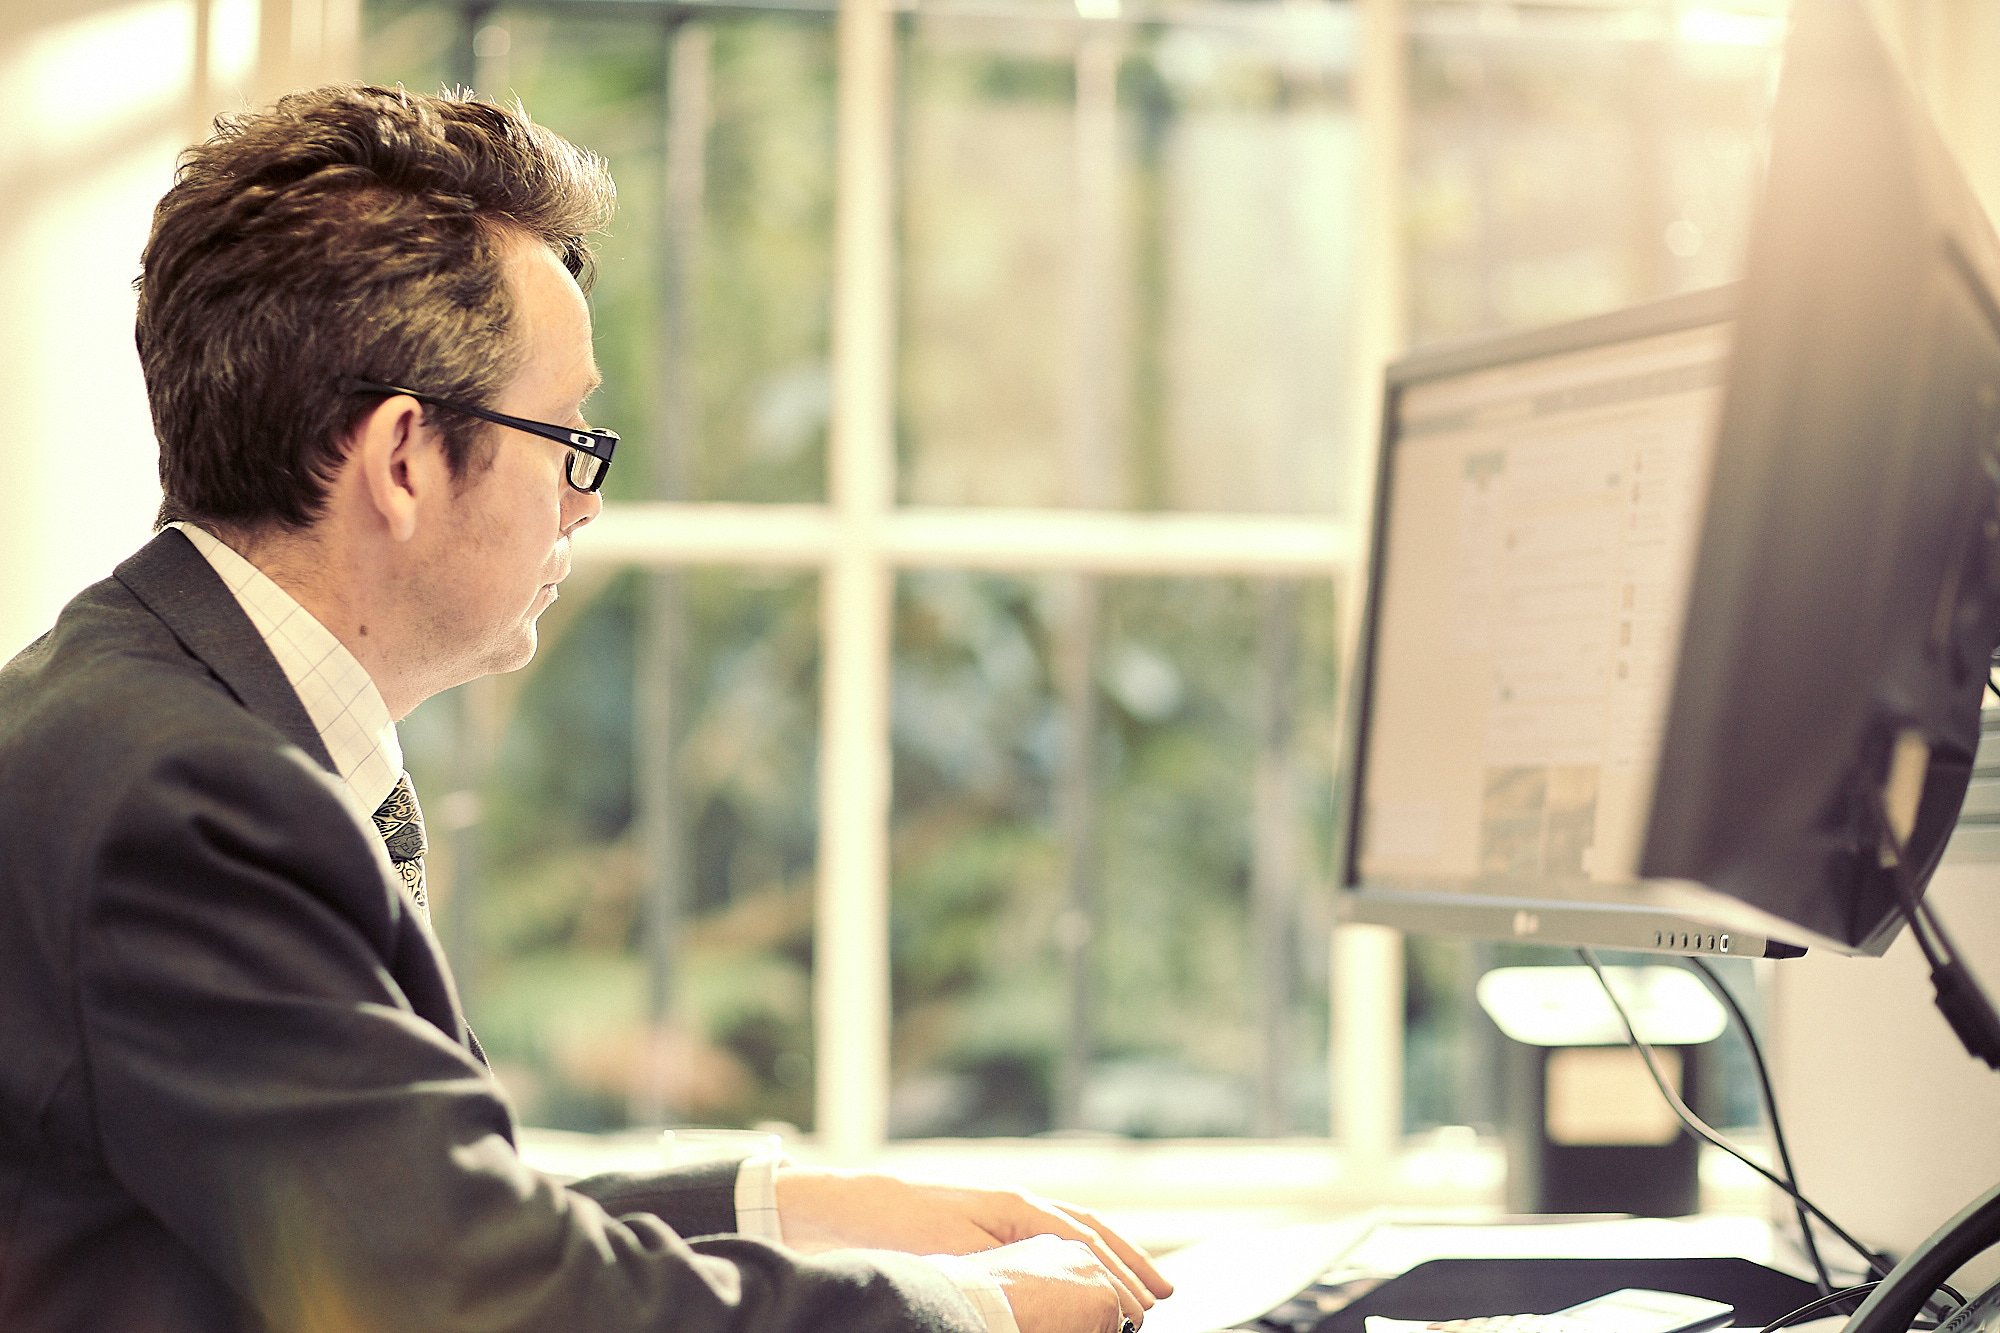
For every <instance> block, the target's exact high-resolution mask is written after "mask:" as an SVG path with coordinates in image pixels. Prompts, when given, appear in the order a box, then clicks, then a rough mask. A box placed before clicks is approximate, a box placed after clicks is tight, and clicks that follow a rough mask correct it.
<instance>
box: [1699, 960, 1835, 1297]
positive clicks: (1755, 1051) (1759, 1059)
mask: <svg viewBox="0 0 2000 1333" xmlns="http://www.w3.org/2000/svg"><path fill="white" fill-rule="evenodd" d="M1687 962H1688V966H1689V967H1692V968H1693V969H1694V970H1695V973H1696V974H1697V975H1698V976H1700V977H1701V979H1702V980H1703V981H1705V982H1707V983H1708V988H1709V989H1710V990H1711V991H1714V992H1715V995H1716V998H1717V999H1719V1000H1721V1001H1722V1005H1723V1007H1724V1008H1725V1009H1727V1010H1729V1016H1730V1018H1731V1019H1733V1020H1734V1021H1735V1023H1736V1030H1737V1031H1738V1032H1740V1033H1742V1034H1743V1044H1744V1045H1745V1046H1747V1047H1748V1048H1749V1050H1750V1064H1751V1066H1752V1067H1753V1068H1754V1069H1755V1070H1756V1071H1757V1089H1758V1091H1759V1092H1760V1093H1761V1094H1762V1095H1763V1099H1764V1118H1765V1119H1766V1120H1769V1121H1770V1122H1771V1144H1772V1146H1773V1147H1774V1148H1775V1149H1776V1150H1777V1154H1778V1165H1779V1166H1780V1167H1782V1168H1783V1170H1784V1173H1785V1179H1786V1180H1787V1181H1789V1182H1790V1184H1791V1186H1792V1188H1793V1189H1794V1190H1796V1189H1798V1188H1799V1171H1798V1168H1797V1167H1795V1166H1793V1165H1792V1150H1791V1148H1790V1147H1788V1146H1787V1145H1786V1143H1785V1126H1784V1123H1783V1122H1782V1121H1781V1120H1779V1119H1778V1094H1777V1092H1776V1091H1775V1090H1774V1089H1773V1088H1772V1086H1771V1071H1770V1070H1769V1069H1768V1068H1767V1067H1766V1066H1765V1064H1764V1050H1763V1047H1762V1046H1761V1045H1760V1044H1759V1043H1758V1041H1757V1030H1756V1029H1755V1028H1753V1027H1751V1026H1750V1016H1749V1015H1748V1014H1746V1013H1744V1012H1743V1006H1742V1005H1740V1004H1738V1003H1737V1002H1736V996H1735V995H1734V994H1732V993H1731V992H1730V989H1729V987H1728V986H1727V985H1725V984H1723V980H1722V978H1721V977H1720V976H1718V975H1716V971H1715V969H1714V968H1712V967H1710V966H1709V965H1708V963H1707V962H1706V961H1704V960H1702V959H1700V958H1689V959H1688V960H1687ZM1792 1209H1793V1211H1795V1212H1796V1213H1797V1214H1798V1217H1799V1240H1800V1242H1801V1243H1802V1245H1803V1246H1804V1248H1805V1252H1806V1259H1807V1260H1808V1261H1809V1262H1810V1263H1811V1264H1812V1270H1813V1278H1814V1281H1815V1283H1816V1284H1817V1285H1818V1287H1819V1294H1820V1295H1821V1296H1828V1295H1831V1294H1832V1292H1833V1278H1832V1276H1831V1275H1830V1274H1829V1273H1828V1272H1827V1271H1826V1260H1825V1259H1823V1258H1821V1257H1820V1252H1819V1244H1818V1242H1816V1241H1815V1240H1814V1239H1813V1231H1812V1219H1811V1218H1810V1217H1808V1216H1807V1215H1806V1209H1805V1205H1804V1204H1803V1203H1801V1202H1799V1201H1798V1200H1797V1199H1793V1200H1792Z"/></svg>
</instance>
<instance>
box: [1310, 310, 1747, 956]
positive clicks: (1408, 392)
mask: <svg viewBox="0 0 2000 1333" xmlns="http://www.w3.org/2000/svg"><path fill="white" fill-rule="evenodd" d="M1734 296H1735V293H1734V291H1733V290H1728V289H1726V290H1720V291H1713V292H1707V293H1702V294H1699V295H1696V296H1692V297H1684V298H1680V299H1677V300H1673V301H1667V302H1662V303H1660V304H1658V305H1654V306H1648V307H1644V308H1641V309H1636V310H1628V311H1622V312H1620V313H1618V314H1616V315H1613V316H1609V317H1604V318H1600V319H1593V320H1586V321H1582V322H1579V323H1576V324H1572V325H1567V326H1564V327H1562V328H1557V329H1547V330H1540V331H1538V332H1535V333H1532V334H1527V335H1522V336H1514V337H1506V338H1499V339H1491V340H1485V341H1482V342H1480V343H1477V344H1473V345H1467V346H1463V347H1458V348H1453V349H1447V350H1444V351H1441V352H1435V353H1431V354H1429V355H1425V356H1420V357H1415V358H1412V359H1409V360H1406V361H1404V362H1402V363H1400V364H1398V365H1397V366H1396V367H1394V368H1393V370H1392V371H1391V374H1390V377H1389V384H1388V395H1387V400H1386V415H1385V424H1386V429H1385V452H1384V456H1383V461H1382V466H1381V469H1380V472H1379V485H1380V489H1379V492H1378V503H1379V513H1378V517H1377V524H1376V552H1375V563H1374V568H1373V579H1374V587H1373V596H1372V600H1371V607H1372V611H1371V616H1370V624H1369V633H1368V635H1367V643H1366V648H1367V653H1366V657H1367V660H1366V664H1365V668H1364V673H1365V680H1366V694H1365V707H1364V708H1363V710H1362V713H1361V716H1360V718H1359V719H1358V727H1357V735H1356V740H1357V743H1358V751H1357V763H1356V766H1355V773H1356V780H1357V781H1356V788H1357V792H1356V794H1357V798H1358V799H1357V803H1356V809H1355V812H1354V824H1353V838H1352V847H1351V871H1352V878H1353V886H1352V887H1353V889H1354V898H1353V901H1352V902H1351V903H1350V914H1351V915H1355V916H1359V917H1361V918H1363V919H1376V920H1386V921H1389V922H1391V923H1392V924H1397V925H1401V926H1404V927H1406V928H1410V929H1419V930H1427V931H1443V932H1447V933H1458V934H1473V935H1497V936H1513V937H1519V938H1523V939H1529V940H1536V941H1541V942H1547V943H1572V944H1596V945H1606V946H1614V945H1615V946H1625V947H1633V948H1659V949H1672V950H1675V951H1684V950H1696V951H1702V952H1713V953H1753V954H1754V953H1761V952H1763V951H1764V948H1765V944H1766V942H1765V941H1764V940H1763V939H1762V938H1761V937H1760V936H1758V935H1757V934H1756V932H1754V931H1749V930H1746V929H1745V928H1744V927H1745V923H1744V922H1742V921H1740V920H1735V919H1733V917H1732V911H1731V905H1730V904H1729V903H1728V902H1726V901H1724V900H1721V899H1719V898H1716V897H1715V896H1713V895H1707V894H1704V893H1703V892H1702V891H1701V890H1700V889H1698V888H1696V887H1695V886H1692V885H1676V884H1650V883H1647V882H1645V881H1644V880H1643V879H1642V877H1641V876H1640V875H1639V872H1638V861H1639V852H1640V848H1641V845H1642V842H1643V840H1644V836H1645V832H1646V826H1647V816H1648V812H1649V811H1650V809H1651V804H1652V796H1653V782H1654V775H1655V772H1656V770H1657V766H1658V756H1659V751H1660V743H1661V732H1662V727H1663V725H1664V722H1665V718H1666V712H1667V702H1668V695H1669V692H1670V687H1671V685H1672V681H1673V676H1674V668H1675V663H1676V660H1677V654H1678V651H1679V645H1680V638H1681V626H1682V619H1683V615H1684V612H1685V607H1686V603H1687V598H1688V593H1689V584H1690V577H1691V574H1692V571H1693V568H1694V563H1695V551H1696V547H1697V544H1698V538H1699V533H1700V524H1701V516H1702V510H1703V503H1704V500H1705V498H1706V495H1707V489H1708V479H1709V476H1710V474H1711V471H1712V468H1713V447H1714V441H1715V424H1716V419H1717V415H1718V413H1719V411H1720V409H1721V403H1722V394H1723V386H1724V383H1725V380H1726V378H1727V373H1728V368H1729V353H1730V346H1731V341H1732V338H1731V335H1732V328H1733V325H1732V316H1733V314H1734Z"/></svg>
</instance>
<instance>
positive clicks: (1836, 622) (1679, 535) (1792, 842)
mask: <svg viewBox="0 0 2000 1333" xmlns="http://www.w3.org/2000/svg"><path fill="white" fill-rule="evenodd" d="M1772 126H1773V130H1772V143H1771V153H1770V165H1769V170H1768V175H1767V180H1766V186H1765V190H1764V195H1763V198H1762V200H1761V203H1760V206H1759V209H1758V212H1757V220H1756V223H1755V227H1754V229H1753V232H1752V235H1751V241H1750V245H1749V250H1748V257H1747V263H1746V276H1745V279H1744V281H1743V283H1742V284H1741V285H1740V287H1739V288H1737V289H1736V290H1734V291H1733V292H1729V293H1716V294H1709V295H1698V296H1693V297H1687V298H1682V299H1680V300H1677V301H1670V302H1663V303H1660V304H1658V305H1654V306H1649V307H1645V308H1641V309H1637V310H1632V311H1625V312H1620V313H1618V314H1615V315H1612V316H1608V317H1605V318H1603V319H1599V320H1593V321H1585V322H1582V323H1579V324H1574V325H1570V326H1566V327H1564V328H1562V329H1556V330H1546V331H1542V332H1539V333H1535V334H1529V335H1517V336H1510V337H1505V338H1500V339H1494V340H1487V341H1482V342H1479V343H1476V344H1472V345H1467V346H1464V347H1459V348H1454V349H1447V350H1444V351H1440V352H1431V353H1426V354H1423V355H1420V356H1417V357H1413V358H1410V359H1409V360H1406V361H1404V362H1402V363H1400V364H1399V365H1397V366H1395V367H1393V368H1392V369H1391V371H1390V375H1389V383H1388V398H1387V403H1386V411H1385V418H1384V422H1385V424H1384V440H1383V458H1382V465H1381V468H1380V472H1379V476H1380V488H1379V491H1378V501H1377V512H1376V522H1375V547H1374V557H1375V558H1374V563H1373V565H1372V567H1371V584H1370V591H1369V599H1368V604H1367V611H1366V615H1365V618H1364V632H1363V637H1362V643H1361V653H1360V656H1359V658H1358V661H1357V670H1356V672H1355V678H1354V688H1355V693H1354V705H1355V711H1354V714H1353V725H1352V726H1351V727H1350V729H1349V740H1350V746H1351V754H1350V763H1349V765H1348V768H1347V770H1346V771H1347V772H1348V774H1349V775H1350V778H1351V784H1350V788H1349V800H1350V803H1351V804H1350V809H1349V818H1348V820H1347V821H1346V842H1345V846H1344V849H1343V852H1342V855H1341V862H1340V869H1341V881H1342V889H1343V901H1342V913H1343V915H1345V916H1346V917H1348V918H1349V919H1355V920H1363V921H1379V922H1383V923H1385V924H1390V925H1395V926H1399V927H1402V928H1405V929H1410V930H1415V931H1421V932H1444V933H1454V934H1469V935H1475V936H1485V937H1492V938H1512V939H1520V940H1525V941H1529V942H1545V943H1556V944H1588V945H1601V946H1606V947H1613V948H1625V949H1632V948H1638V949H1654V950H1659V951H1663V952H1670V953H1683V954H1686V953H1744V952H1750V953H1765V954H1783V953H1794V952H1797V951H1798V950H1799V949H1801V948H1804V947H1814V948H1827V949H1832V950H1836V951H1839V952H1846V953H1856V954H1879V953H1881V952H1883V950H1884V949H1886V948H1887V946H1888V945H1889V943H1890V942H1891V940H1892V939H1893V938H1894V937H1895V936H1896V935H1897V934H1898V933H1899V932H1900V930H1901V929H1902V927H1903V926H1904V925H1905V924H1906V923H1909V924H1911V925H1912V926H1913V931H1914V934H1915V935H1916V938H1917V941H1918V943H1919V944H1920V945H1921V947H1922V948H1923V951H1924V953H1925V955H1926V957H1927V959H1928V960H1929V962H1930V963H1931V966H1932V969H1933V979H1934V981H1935V983H1936V985H1937V988H1938V999H1939V1007H1940V1008H1941V1009H1942V1010H1943V1011H1944V1012H1945V1015H1946V1017H1947V1018H1948V1019H1949V1021H1950V1023H1951V1025H1952V1027H1953V1029H1954V1030H1955V1031H1956V1033H1957V1034H1958V1035H1959V1037H1960V1038H1961V1040H1962V1041H1963V1042H1964V1043H1965V1045H1966V1047H1967V1049H1968V1050H1970V1051H1971V1052H1972V1053H1973V1054H1974V1055H1975V1056H1977V1057H1979V1058H1981V1059H1983V1060H1985V1061H1986V1062H1987V1063H1989V1064H1994V1065H1996V1066H2000V1017H1996V1016H1995V1013H1994V1010H1993V1008H1992V1006H1991V1004H1990V1003H1989V1002H1988V1000H1987V999H1986V997H1985V996H1984V995H1983V994H1982V992H1981V991H1980V988H1979V987H1978V985H1977V984H1976V983H1975V982H1974V981H1973V980H1972V978H1971V976H1970V974H1969V972H1968V971H1967V970H1966V968H1965V965H1964V961H1963V960H1962V959H1959V958H1957V957H1955V956H1954V952H1953V950H1952V948H1951V946H1950V942H1949V938H1948V936H1946V935H1945V933H1944V931H1943V929H1942V927H1941V926H1940V925H1939V924H1938V923H1937V922H1936V921H1935V919H1934V916H1933V915H1932V914H1929V913H1928V911H1927V907H1926V905H1925V904H1924V903H1923V902H1922V893H1923V890H1924V887H1925V885H1926V884H1927V882H1928V880H1929V878H1930V876H1931V873H1932V872H1933V870H1934V869H1935V868H1936V866H1937V864H1938V862H1939V860H1940V859H1941V857H1942V855H1943V851H1944V848H1945V844H1946V842H1947V841H1948V840H1949V838H1950V837H1951V834H1952V831H1953V829H1954V827H1955V825H1956V823H1957V820H1958V817H1959V813H1960V809H1961V807H1962V805H1963V803H1964V799H1965V796H1966V791H1967V785H1968V781H1969V779H1970V777H1971V775H1972V771H1973V767H1974V763H1975V756H1976V754H1977V750H1978V742H1979V737H1980V703H1981V699H1982V694H1983V692H1984V691H1985V689H1986V687H1987V679H1988V674H1989V671H1990V670H1991V663H1992V657H1993V652H1994V648H1995V646H1996V643H2000V241H1996V239H1995V236H1994V233H1993V229H1992V227H1991V225H1990V223H1989V222H1988V220H1987V218H1986V216H1985V214H1984V211H1983V210H1982V209H1981V207H1980V206H1979V204H1978V203H1977V201H1976V200H1975V198H1974V196H1973V194H1972V191H1971V190H1970V188H1969V187H1968V186H1967V184H1966V183H1965V181H1964V179H1963V177H1962V175H1961V174H1960V172H1959V170H1958V168H1957V166H1956V164H1955V163H1954V162H1953V161H1952V159H1951V156H1950V154H1949V153H1948V152H1947V150H1946V149H1945V147H1944V146H1943V143H1942V141H1941V140H1940V138H1939V137H1938V135H1937V132H1936V130H1935V128H1934V127H1933V126H1932V124H1931V123H1930V120H1929V117H1928V114H1927V112H1926V109H1925V108H1924V106H1923V105H1922V103H1921V101H1920V100H1919V99H1918V97H1917V96H1916V95H1915V94H1914V93H1913V91H1912V90H1911V89H1910V88H1909V86H1908V85H1907V82H1906V80H1905V79H1904V77H1903V75H1902V72H1901V71H1900V69H1899V68H1898V67H1897V66H1896V64H1895V61H1894V60H1893V58H1892V57H1891V55H1890V54H1889V52H1888V50H1887V48H1886V45H1885V43H1884V42H1883V40H1882V37H1881V34H1880V33H1879V32H1878V31H1877V30H1876V28H1875V25H1874V23H1873V20H1872V19H1871V18H1870V17H1869V15H1868V14H1867V12H1866V11H1865V8H1864V6H1863V5H1862V3H1861V0H1799V3H1798V4H1797V5H1796V6H1795V9H1794V16H1793V26H1792V32H1791V35H1790V38H1789V39H1788V42H1787V47H1786V52H1785V59H1784V67H1783V70H1782V73H1781V77H1780V82H1779V90H1778V95H1777V100H1776V105H1775V110H1774V114H1773V120H1772ZM1996 1243H2000V1190H1995V1191H1991V1192H1989V1193H1987V1194H1986V1195H1984V1196H1983V1197H1981V1198H1980V1199H1978V1200H1975V1201H1974V1202H1973V1203H1972V1204H1971V1205H1969V1206H1968V1207H1967V1208H1966V1209H1965V1210H1964V1211H1963V1212H1962V1213H1961V1214H1960V1215H1959V1216H1958V1217H1956V1218H1954V1219H1953V1220H1952V1221H1951V1222H1949V1223H1947V1225H1946V1226H1945V1227H1944V1228H1942V1229H1941V1230H1940V1231H1939V1232H1938V1233H1937V1234H1936V1235H1935V1236H1934V1237H1933V1238H1932V1239H1931V1240H1930V1241H1928V1242H1926V1244H1925V1245H1924V1246H1923V1247H1922V1248H1921V1249H1920V1250H1918V1251H1917V1252H1916V1253H1915V1254H1913V1255H1911V1256H1910V1258H1909V1259H1907V1260H1906V1261H1905V1262H1904V1263H1903V1264H1901V1265H1899V1266H1898V1267H1897V1269H1896V1270H1895V1271H1894V1272H1893V1273H1892V1274H1891V1275H1890V1276H1889V1277H1888V1278H1887V1279H1885V1280H1884V1281H1883V1282H1882V1284H1881V1285H1880V1286H1879V1287H1878V1288H1877V1289H1876V1290H1875V1291H1874V1293H1873V1294H1872V1295H1871V1296H1870V1298H1869V1299H1868V1301H1867V1303H1866V1304H1865V1305H1864V1307H1863V1308H1862V1309H1861V1310H1860V1311H1859V1312H1858V1313H1857V1314H1856V1316H1855V1317H1854V1319H1853V1321H1852V1323H1851V1324H1850V1333H1901V1331H1902V1330H1905V1329H1907V1328H1908V1327H1910V1324H1911V1322H1912V1320H1914V1319H1915V1318H1916V1316H1917V1313H1918V1311H1919V1310H1921V1309H1922V1308H1923V1306H1924V1305H1925V1304H1926V1302H1928V1301H1930V1300H1931V1298H1932V1297H1933V1294H1934V1293H1935V1291H1936V1289H1937V1286H1938V1284H1939V1283H1940V1282H1942V1281H1944V1280H1945V1279H1946V1278H1947V1277H1948V1276H1949V1274H1950V1273H1951V1272H1952V1271H1953V1269H1954V1268H1955V1267H1956V1266H1958V1265H1962V1264H1963V1263H1964V1262H1965V1261H1966V1260H1968V1259H1970V1258H1973V1257H1975V1256H1976V1255H1978V1254H1979V1253H1981V1252H1982V1251H1984V1250H1986V1249H1988V1248H1990V1247H1991V1246H1993V1245H1994V1244H1996ZM1986 1308H1987V1309H1990V1308H1991V1307H1990V1306H1988V1307H1986Z"/></svg>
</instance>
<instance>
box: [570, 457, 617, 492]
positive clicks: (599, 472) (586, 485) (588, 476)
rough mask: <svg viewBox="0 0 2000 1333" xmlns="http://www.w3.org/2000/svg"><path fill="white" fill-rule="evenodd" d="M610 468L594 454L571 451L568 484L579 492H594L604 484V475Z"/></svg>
mask: <svg viewBox="0 0 2000 1333" xmlns="http://www.w3.org/2000/svg"><path fill="white" fill-rule="evenodd" d="M610 467H611V465H610V464H609V463H607V462H605V461H604V460H603V459H601V458H599V457H598V456H597V455H596V454H587V453H585V452H583V450H581V449H572V450H570V451H569V484H570V485H572V486H574V487H576V488H577V489H578V490H580V491H594V490H596V489H597V488H598V487H599V486H602V485H603V484H604V474H605V472H606V471H607V470H609V468H610Z"/></svg>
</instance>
